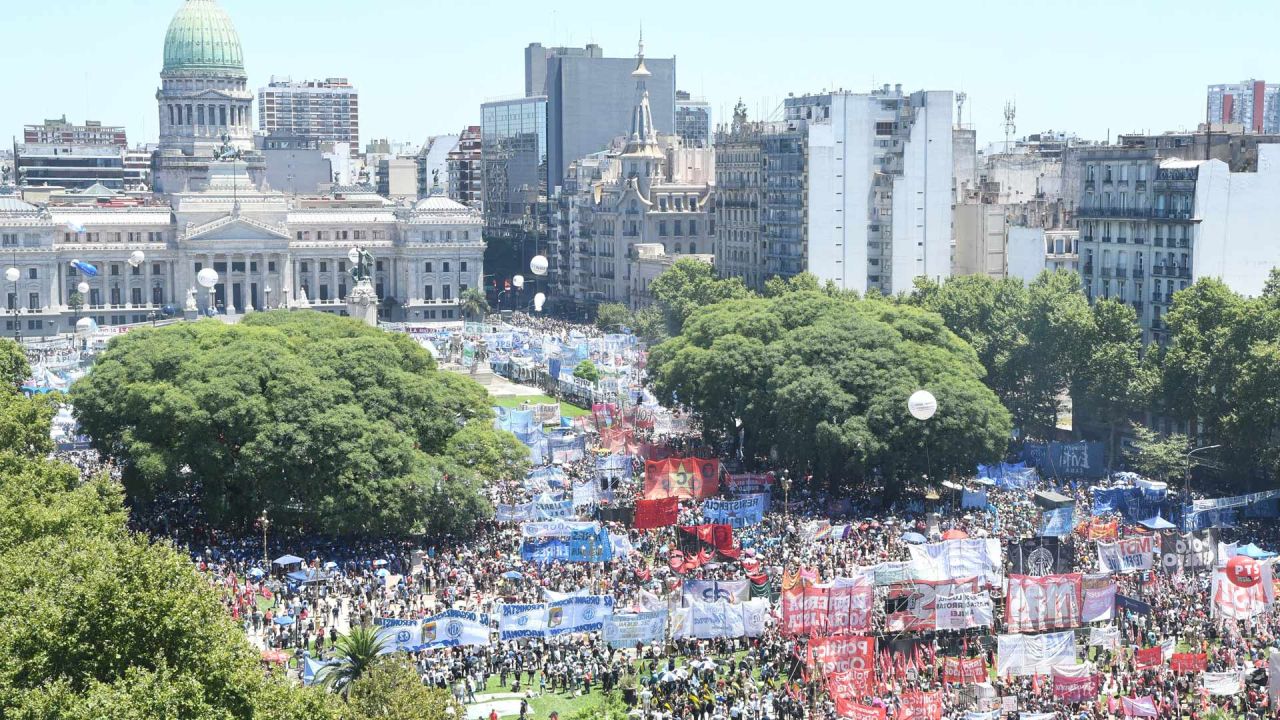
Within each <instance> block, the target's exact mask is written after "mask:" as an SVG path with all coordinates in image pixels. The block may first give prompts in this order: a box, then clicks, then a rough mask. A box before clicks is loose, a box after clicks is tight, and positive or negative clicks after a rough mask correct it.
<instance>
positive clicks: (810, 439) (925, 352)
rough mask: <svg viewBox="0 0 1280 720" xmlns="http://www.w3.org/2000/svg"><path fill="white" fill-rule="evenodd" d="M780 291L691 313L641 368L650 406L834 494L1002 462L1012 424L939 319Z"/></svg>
mask: <svg viewBox="0 0 1280 720" xmlns="http://www.w3.org/2000/svg"><path fill="white" fill-rule="evenodd" d="M775 292H778V293H780V294H777V295H776V296H774V297H770V298H748V299H731V300H726V301H723V302H720V303H717V304H714V305H710V306H708V307H703V308H701V309H698V310H696V311H694V312H693V313H692V314H691V315H690V317H689V318H688V320H687V321H686V322H685V323H684V326H683V330H682V332H681V334H680V335H678V336H677V337H674V338H672V339H671V340H669V341H667V342H665V343H663V344H662V345H659V346H658V347H657V348H655V349H654V350H653V352H652V354H651V356H650V372H651V373H652V375H653V377H654V379H655V389H656V390H657V392H658V394H659V397H660V398H662V399H663V400H664V401H666V402H668V403H676V402H679V403H683V404H685V405H688V406H689V407H691V408H692V409H693V410H694V411H695V412H696V413H697V414H698V416H699V418H700V419H701V420H702V422H703V426H704V428H705V429H706V430H707V431H708V432H711V433H716V434H722V435H728V434H730V433H732V432H734V430H735V428H737V427H738V423H741V425H742V427H744V428H745V429H746V432H747V436H748V445H751V444H752V443H753V442H754V443H757V444H758V445H759V447H755V448H754V452H762V451H765V450H772V451H775V452H776V453H777V455H778V457H779V459H780V460H781V461H782V462H783V463H784V464H786V465H787V466H789V467H791V468H792V469H794V470H795V471H797V472H803V471H806V470H809V471H812V472H813V473H814V474H815V476H817V477H819V478H822V479H824V480H828V481H831V482H846V481H847V482H853V483H856V482H860V481H864V480H867V479H869V478H871V477H872V476H873V475H874V474H876V473H877V472H878V473H879V474H880V475H881V476H882V477H883V478H884V479H885V480H887V481H896V482H900V481H904V480H910V479H912V478H918V477H920V476H922V475H924V474H929V473H931V474H933V475H934V476H940V475H947V474H949V473H952V472H964V471H969V470H971V468H972V467H973V465H974V464H976V463H978V462H986V461H991V460H994V459H996V458H998V457H999V456H1000V455H1001V454H1002V451H1003V450H1004V447H1005V443H1006V441H1007V439H1008V435H1009V430H1010V420H1009V414H1008V412H1007V411H1005V409H1004V408H1003V407H1002V406H1001V405H1000V403H999V401H998V399H997V398H996V396H995V395H994V394H993V393H992V392H991V391H990V390H989V389H988V388H987V387H985V386H984V385H983V384H982V381H981V378H982V375H983V368H982V366H981V364H980V363H979V362H978V359H977V357H976V355H975V354H974V352H973V350H972V348H970V347H969V346H968V344H966V343H965V342H964V341H963V340H961V339H960V338H958V337H957V336H956V335H955V334H953V333H952V332H950V331H949V330H947V328H946V327H945V326H944V325H943V323H942V319H941V318H940V317H938V315H936V314H934V313H930V312H926V311H923V310H920V309H917V308H913V307H909V306H906V305H902V304H896V303H892V302H890V301H888V300H884V299H879V298H871V299H866V300H860V299H857V298H855V297H852V296H851V295H848V294H844V293H831V292H826V291H818V290H813V289H794V290H791V289H787V288H775ZM920 388H928V389H929V390H931V391H932V392H933V393H934V394H935V395H936V396H937V397H938V402H939V407H940V410H939V412H938V414H937V415H936V416H935V417H934V418H933V419H931V420H929V421H927V422H921V421H917V420H915V419H914V418H912V417H911V416H910V415H909V414H908V413H907V405H906V402H907V398H908V397H909V396H910V395H911V393H912V392H914V391H915V390H918V389H920Z"/></svg>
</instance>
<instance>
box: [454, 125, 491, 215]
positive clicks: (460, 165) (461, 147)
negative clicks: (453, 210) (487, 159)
mask: <svg viewBox="0 0 1280 720" xmlns="http://www.w3.org/2000/svg"><path fill="white" fill-rule="evenodd" d="M480 143H481V137H480V126H479V125H469V126H467V127H466V128H465V129H464V130H463V131H462V133H461V134H459V135H458V144H457V146H456V147H454V148H453V150H452V151H451V152H450V153H449V156H448V157H447V158H446V159H445V164H446V167H447V169H448V172H449V199H451V200H453V201H455V202H459V203H462V204H463V205H466V206H467V207H470V208H475V209H477V210H479V209H481V208H482V204H481V195H482V193H483V192H484V184H483V175H482V173H481V167H482V165H481V154H480Z"/></svg>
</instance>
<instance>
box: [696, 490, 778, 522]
mask: <svg viewBox="0 0 1280 720" xmlns="http://www.w3.org/2000/svg"><path fill="white" fill-rule="evenodd" d="M702 519H703V522H708V523H721V524H726V525H731V526H733V527H735V528H743V527H747V526H748V525H757V524H759V523H760V521H761V520H763V519H764V496H763V495H748V496H746V497H742V498H739V499H737V500H706V501H704V502H703V503H702Z"/></svg>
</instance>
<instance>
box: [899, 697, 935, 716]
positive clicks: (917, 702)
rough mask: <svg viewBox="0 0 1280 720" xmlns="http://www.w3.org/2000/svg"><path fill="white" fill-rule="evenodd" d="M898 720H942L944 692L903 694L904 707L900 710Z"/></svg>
mask: <svg viewBox="0 0 1280 720" xmlns="http://www.w3.org/2000/svg"><path fill="white" fill-rule="evenodd" d="M897 720H942V692H941V691H938V690H935V691H934V692H919V691H908V692H904V693H902V707H901V708H900V709H899V710H898V717H897Z"/></svg>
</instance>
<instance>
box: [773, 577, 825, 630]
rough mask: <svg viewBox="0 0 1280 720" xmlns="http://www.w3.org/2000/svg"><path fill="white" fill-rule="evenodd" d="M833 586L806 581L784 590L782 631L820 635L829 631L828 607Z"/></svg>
mask: <svg viewBox="0 0 1280 720" xmlns="http://www.w3.org/2000/svg"><path fill="white" fill-rule="evenodd" d="M830 603H831V586H830V585H817V584H813V583H809V582H805V581H801V582H799V583H796V585H795V586H794V587H792V588H791V589H790V590H783V591H782V632H783V633H784V634H788V635H820V634H822V633H825V632H827V608H828V606H829V605H830Z"/></svg>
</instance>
